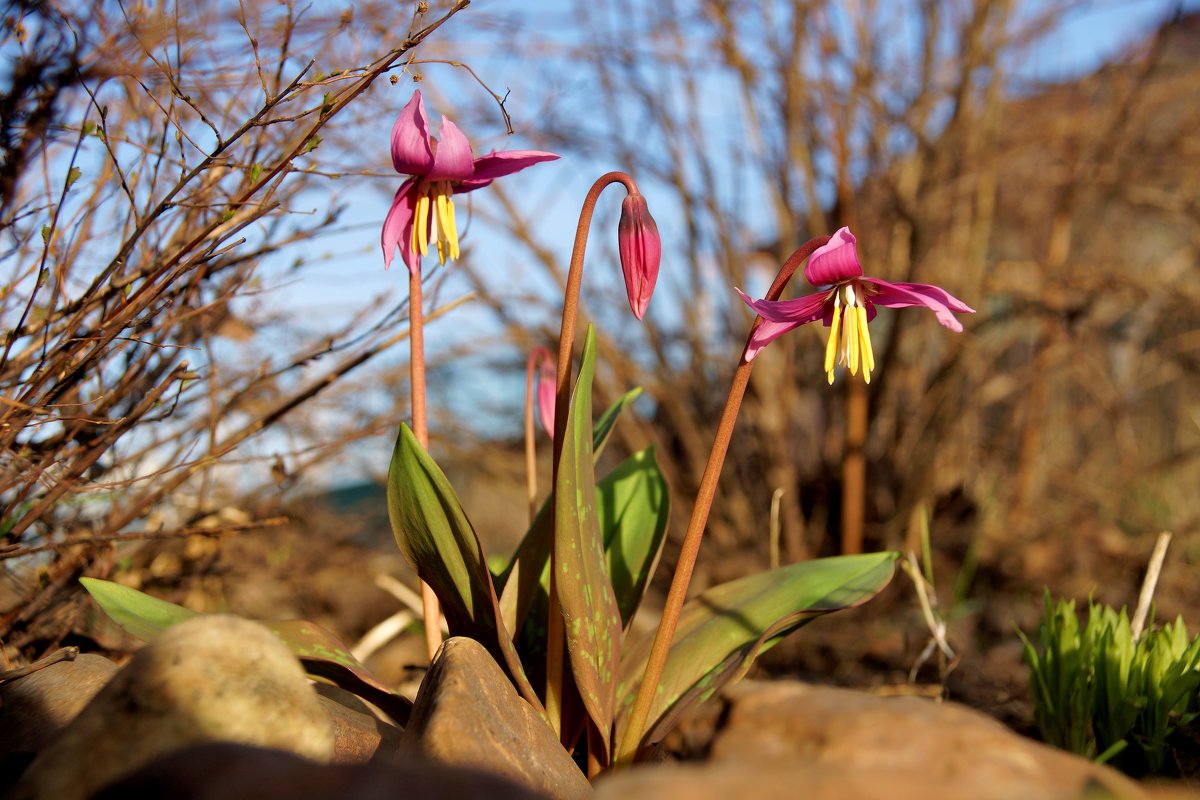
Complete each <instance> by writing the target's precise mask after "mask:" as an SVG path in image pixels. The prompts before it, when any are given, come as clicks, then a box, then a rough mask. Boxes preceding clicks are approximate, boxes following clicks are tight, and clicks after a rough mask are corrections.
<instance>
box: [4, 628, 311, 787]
mask: <svg viewBox="0 0 1200 800" xmlns="http://www.w3.org/2000/svg"><path fill="white" fill-rule="evenodd" d="M216 741H229V742H239V743H243V744H253V745H259V746H264V747H273V748H278V749H281V750H287V751H290V752H294V753H296V754H298V755H301V756H305V757H308V758H312V759H316V760H318V761H327V760H329V759H330V758H331V757H332V755H333V732H332V726H331V724H330V722H329V719H328V718H327V717H326V715H325V713H324V711H323V710H322V708H321V705H320V703H319V702H318V700H317V695H316V693H315V692H314V691H313V690H312V687H311V686H310V685H309V683H308V680H307V678H306V677H305V675H304V670H303V669H302V668H301V666H300V663H299V662H298V661H297V660H296V658H295V657H293V656H292V654H291V652H289V651H288V649H287V647H286V646H285V645H284V644H283V643H282V642H280V641H279V639H277V638H276V637H275V635H274V634H272V633H271V632H270V631H268V630H267V629H266V628H264V627H262V626H261V625H258V624H257V623H253V622H249V621H247V620H244V619H240V618H237V617H230V616H204V617H197V618H195V619H191V620H188V621H187V622H183V623H180V624H179V625H176V626H175V627H173V628H171V629H170V630H168V631H166V632H165V633H164V634H163V635H162V636H161V637H159V638H158V639H157V640H156V641H155V642H154V643H153V644H150V645H149V646H147V647H145V648H143V649H142V650H141V651H139V652H138V653H137V654H136V655H135V656H134V658H133V660H132V661H131V662H130V663H129V664H128V665H127V666H126V667H125V668H124V669H122V670H121V671H120V672H118V673H117V675H116V676H115V677H114V678H113V679H112V680H111V681H110V682H109V683H108V685H107V686H105V687H104V689H102V690H101V691H100V693H99V694H97V695H96V697H95V698H94V699H93V700H92V701H91V702H90V703H89V704H88V705H87V707H86V708H84V709H83V711H82V712H81V713H80V714H79V716H78V717H76V719H75V721H74V722H72V723H71V724H70V725H68V726H67V727H66V728H65V729H64V730H63V731H62V733H61V735H60V736H59V737H58V738H56V739H55V740H54V741H53V742H51V743H50V744H49V745H48V746H47V747H46V748H45V749H44V750H42V752H41V753H39V754H38V756H37V758H36V759H34V761H33V763H32V764H31V765H30V766H29V769H28V770H26V772H25V774H24V775H23V776H22V777H21V781H20V782H19V783H18V785H17V787H16V788H15V790H14V792H13V795H12V797H13V798H39V799H40V798H45V800H51V799H53V800H75V799H76V798H78V799H79V800H82V799H83V798H86V797H90V796H91V795H92V794H93V793H94V792H95V791H96V790H98V789H99V788H101V787H102V786H104V785H106V784H108V783H110V782H111V781H113V780H114V779H116V778H118V777H120V776H122V775H124V774H127V773H130V772H133V771H134V770H136V769H138V768H139V767H141V766H143V765H145V764H146V763H148V762H150V761H151V760H153V759H154V758H156V757H158V756H161V755H163V754H164V753H168V752H171V751H173V750H176V749H179V748H182V747H185V746H187V745H191V744H196V743H201V742H216Z"/></svg>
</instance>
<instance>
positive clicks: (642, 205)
mask: <svg viewBox="0 0 1200 800" xmlns="http://www.w3.org/2000/svg"><path fill="white" fill-rule="evenodd" d="M617 249H618V250H619V251H620V254H621V271H622V272H623V273H625V291H626V293H628V295H629V307H630V308H631V309H633V315H634V316H635V317H637V318H638V319H639V320H640V319H641V318H642V317H644V316H645V315H646V306H648V305H650V295H652V294H654V284H655V283H656V282H657V281H658V265H659V260H660V259H661V257H662V241H661V240H660V239H659V237H658V225H656V224H655V222H654V217H652V216H650V208H649V206H647V205H646V198H645V197H643V196H642V195H640V194H636V193H635V194H630V195H627V196H626V197H625V200H624V202H622V203H621V222H620V224H619V225H618V226H617Z"/></svg>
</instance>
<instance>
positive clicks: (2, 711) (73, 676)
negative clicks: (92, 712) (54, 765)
mask: <svg viewBox="0 0 1200 800" xmlns="http://www.w3.org/2000/svg"><path fill="white" fill-rule="evenodd" d="M116 671H117V665H116V664H114V663H112V662H111V661H109V660H108V659H107V658H104V657H103V656H98V655H93V654H91V653H84V654H83V655H80V656H76V657H75V659H74V660H73V661H60V662H58V663H57V664H51V665H50V666H48V667H45V668H43V669H39V670H38V671H37V672H32V673H30V674H28V675H26V676H24V677H21V678H17V679H16V680H12V681H9V682H8V683H5V684H3V685H0V715H2V716H3V718H4V724H3V725H0V795H2V794H3V793H4V792H5V791H6V790H7V789H8V788H9V787H10V786H11V785H12V784H13V782H14V781H16V779H17V777H18V776H19V775H20V774H21V772H23V771H24V770H25V768H26V767H27V766H28V765H29V762H31V761H32V760H33V758H34V756H35V755H37V752H38V751H39V750H41V749H42V748H43V747H44V746H45V745H46V743H47V742H48V741H49V740H50V739H51V738H53V737H54V736H55V734H57V733H58V732H59V731H60V730H62V729H63V728H64V727H65V726H66V725H67V723H69V722H70V721H71V720H73V719H75V717H76V716H78V715H79V712H80V711H82V710H83V707H84V706H86V705H87V704H88V702H90V701H91V699H92V698H93V697H95V696H96V693H97V692H99V691H100V690H101V689H102V688H104V685H105V684H107V683H108V682H109V680H110V679H111V678H112V676H113V675H114V674H116Z"/></svg>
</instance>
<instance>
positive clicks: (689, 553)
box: [616, 236, 829, 764]
mask: <svg viewBox="0 0 1200 800" xmlns="http://www.w3.org/2000/svg"><path fill="white" fill-rule="evenodd" d="M828 241H829V237H828V236H820V237H818V238H816V239H812V240H810V241H808V242H806V243H805V244H804V245H803V246H802V247H801V248H800V249H799V250H797V251H796V252H795V253H792V255H791V257H789V258H788V260H787V261H785V262H784V263H783V267H782V268H781V269H780V270H779V274H778V275H777V276H776V277H775V282H774V283H772V284H771V288H770V290H769V291H768V292H767V299H768V300H778V299H779V296H780V295H781V294H782V293H783V289H784V287H785V286H787V282H788V281H789V280H790V279H791V277H792V274H793V273H795V271H796V269H797V268H798V267H799V266H800V265H801V264H803V263H804V261H805V260H806V259H807V258H808V257H809V256H810V255H812V254H813V251H815V250H816V249H817V248H818V247H820V246H821V245H823V244H825V243H827V242H828ZM762 322H763V320H762V317H756V318H755V320H754V324H753V325H752V326H751V328H750V337H753V335H754V331H755V330H757V329H758V326H759V325H761V324H762ZM750 337H747V340H746V345H747V347H749V344H750ZM753 363H754V362H752V361H747V360H746V351H745V350H744V349H743V350H742V357H741V360H740V362H739V363H738V366H737V370H736V371H735V372H734V373H733V381H732V382H731V384H730V387H729V396H728V398H727V399H726V400H725V408H724V410H723V411H722V412H721V420H720V422H719V423H718V424H717V432H716V434H715V435H714V437H713V444H712V450H711V451H710V452H709V455H708V463H707V464H706V465H705V467H704V476H703V477H702V478H701V479H700V489H699V491H698V492H697V493H696V502H695V505H693V506H692V518H691V521H690V522H689V523H688V528H687V533H685V534H684V537H683V547H682V549H681V550H680V553H679V562H678V564H677V565H676V567H675V574H674V576H673V577H672V578H671V589H670V591H669V592H668V593H667V602H666V607H665V608H664V609H663V614H662V622H660V623H659V626H658V632H657V633H656V634H655V636H654V644H653V646H652V647H651V650H650V657H649V659H648V660H647V662H646V672H645V674H644V675H643V676H642V682H641V685H640V686H639V687H638V693H637V697H636V699H635V700H634V702H633V710H632V711H631V712H630V715H629V721H628V723H627V724H626V726H625V735H624V736H623V737H622V739H621V742H620V748H619V749H618V750H617V758H616V763H617V764H630V763H632V762H633V759H634V757H635V756H636V755H637V751H638V747H639V745H640V744H641V741H642V738H643V736H644V735H645V728H646V722H647V719H648V717H649V716H650V706H651V704H652V703H653V701H654V693H655V690H656V689H657V688H658V684H659V682H660V681H661V680H662V674H663V669H664V668H665V667H666V664H667V655H668V654H669V652H670V650H671V641H672V640H673V639H674V638H675V629H676V627H677V626H678V625H679V613H680V611H681V610H682V609H683V601H684V599H685V598H686V597H687V590H688V584H689V583H690V582H691V580H692V571H693V570H694V569H695V567H696V556H697V555H698V554H699V553H700V541H701V540H702V539H703V538H704V528H705V525H706V524H707V523H708V513H709V511H710V510H711V509H712V501H713V498H714V497H715V496H716V493H717V481H718V480H719V479H720V477H721V467H722V466H723V465H724V463H725V454H726V453H727V452H728V451H729V442H730V439H731V438H732V437H733V426H734V423H735V422H736V421H737V415H738V411H739V410H740V409H741V406H742V398H743V397H744V396H745V394H746V386H747V385H748V384H749V382H750V370H751V369H752V368H753Z"/></svg>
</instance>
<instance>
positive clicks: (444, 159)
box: [382, 89, 558, 273]
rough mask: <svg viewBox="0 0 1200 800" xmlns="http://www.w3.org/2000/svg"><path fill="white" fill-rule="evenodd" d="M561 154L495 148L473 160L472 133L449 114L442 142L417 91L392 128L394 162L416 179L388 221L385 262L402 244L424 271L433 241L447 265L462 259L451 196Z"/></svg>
mask: <svg viewBox="0 0 1200 800" xmlns="http://www.w3.org/2000/svg"><path fill="white" fill-rule="evenodd" d="M556 158H558V156H557V155H555V154H554V153H545V152H542V151H540V150H507V151H504V152H500V153H497V152H495V151H493V152H491V153H489V154H487V155H486V156H482V157H480V158H474V157H473V156H472V154H471V144H470V142H468V141H467V137H466V136H464V135H463V133H462V131H460V130H459V129H458V128H457V127H456V126H455V124H454V123H453V122H451V121H450V120H448V119H446V118H445V117H442V138H441V141H438V140H437V139H435V138H434V137H432V136H430V135H429V121H428V119H427V118H426V116H425V101H424V100H422V99H421V91H420V90H419V89H418V90H417V91H415V92H413V96H412V99H411V100H409V101H408V105H406V106H405V107H404V109H403V110H402V111H401V112H400V116H399V117H397V118H396V124H395V125H393V126H392V165H393V166H394V167H395V168H396V171H397V172H399V173H400V174H402V175H411V176H412V177H410V178H409V179H408V180H406V181H405V182H404V183H403V184H402V185H401V186H400V189H399V190H398V191H397V192H396V196H395V198H394V199H393V200H392V207H391V208H390V209H389V210H388V213H387V218H386V219H385V220H384V222H383V236H382V244H383V261H384V264H385V265H386V266H388V267H390V266H391V265H392V258H393V257H394V256H395V251H396V247H397V246H399V248H400V257H401V258H402V259H403V260H404V263H405V264H407V265H408V269H409V271H411V272H413V273H415V272H417V271H418V270H419V269H420V265H421V256H423V255H425V253H426V252H428V249H429V245H431V244H434V245H436V246H437V251H438V259H439V260H440V261H441V262H442V263H443V264H444V263H446V259H447V258H451V259H454V258H458V228H457V226H456V224H455V221H454V203H453V201H452V200H451V199H450V198H451V197H452V196H453V195H455V194H460V193H462V192H473V191H475V190H476V189H482V188H483V187H484V186H487V185H488V184H489V183H491V182H492V181H494V180H495V179H496V178H501V177H503V176H505V175H511V174H512V173H514V172H520V171H521V170H523V169H525V168H526V167H530V166H533V165H534V164H537V163H538V162H540V161H553V160H554V159H556Z"/></svg>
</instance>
